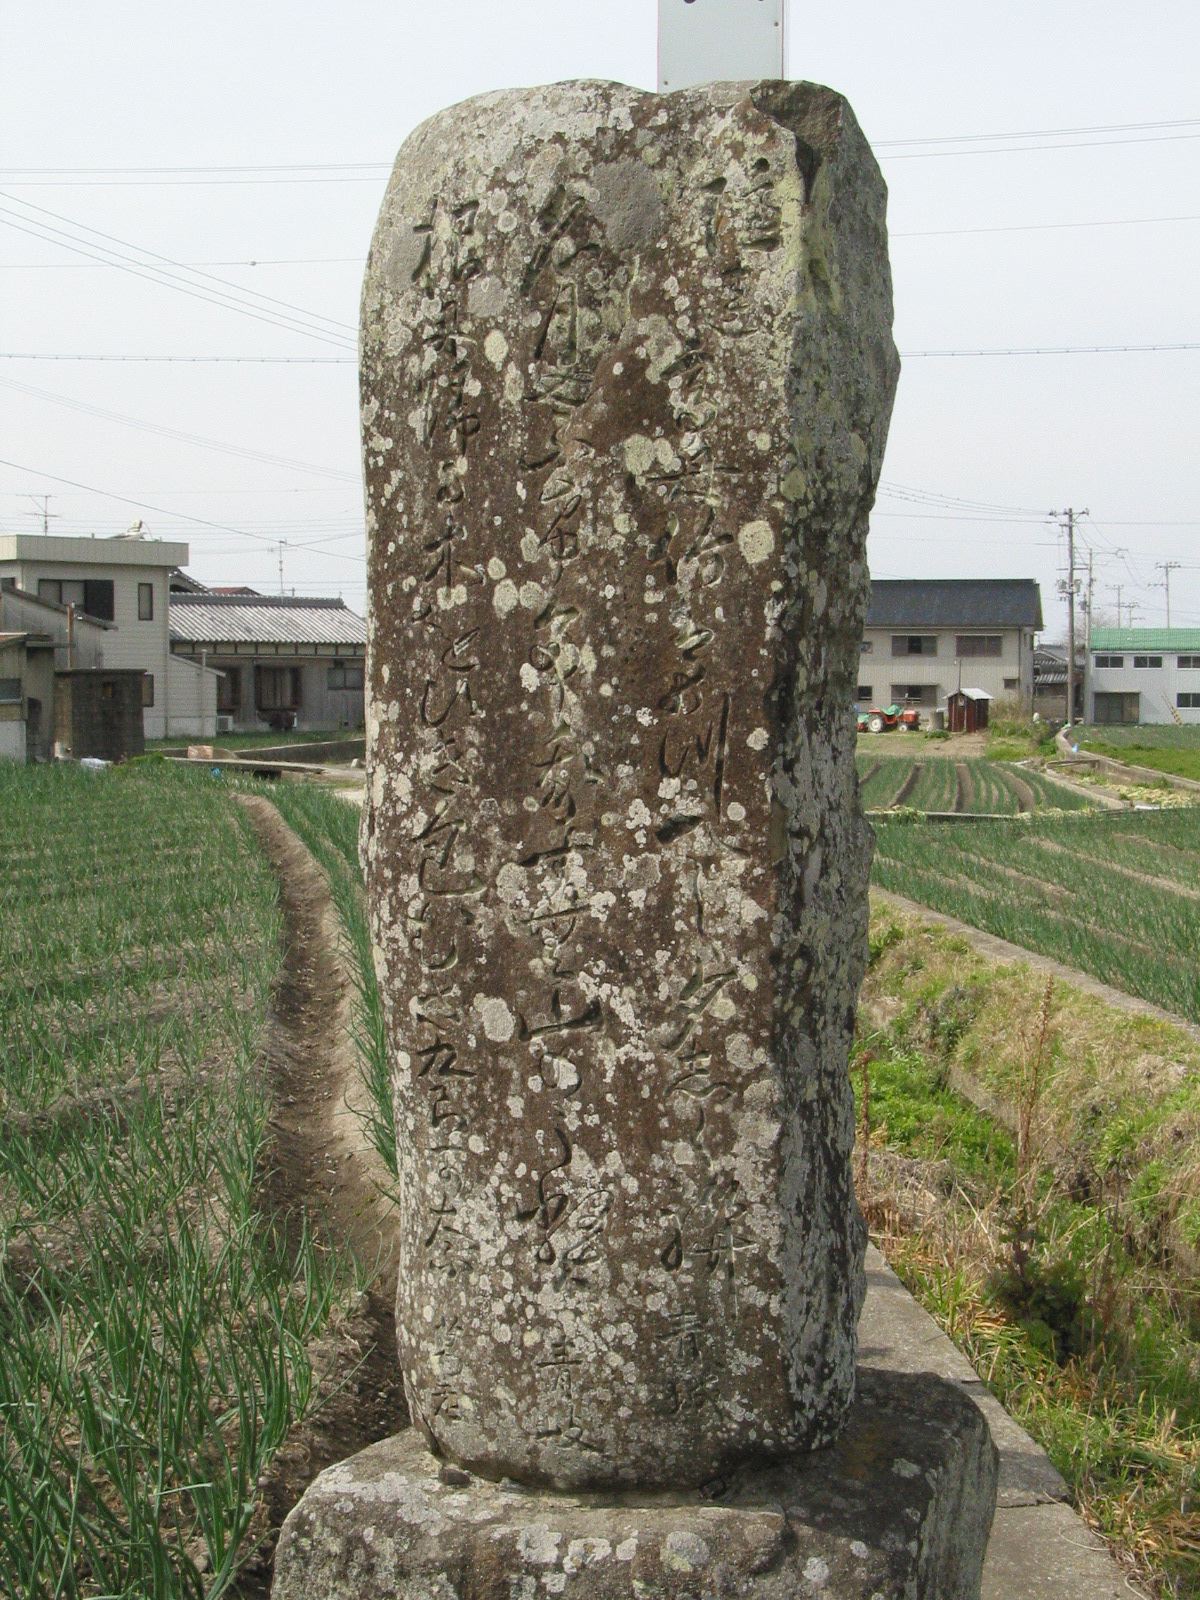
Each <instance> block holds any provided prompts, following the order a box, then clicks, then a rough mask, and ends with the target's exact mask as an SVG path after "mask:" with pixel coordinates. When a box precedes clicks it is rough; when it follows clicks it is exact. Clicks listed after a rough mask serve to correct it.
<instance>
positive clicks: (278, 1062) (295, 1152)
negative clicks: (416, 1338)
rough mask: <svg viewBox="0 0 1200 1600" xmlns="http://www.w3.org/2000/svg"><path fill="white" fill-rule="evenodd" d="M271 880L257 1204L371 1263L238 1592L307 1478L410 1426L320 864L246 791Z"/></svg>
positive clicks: (277, 1482) (324, 1343)
mask: <svg viewBox="0 0 1200 1600" xmlns="http://www.w3.org/2000/svg"><path fill="white" fill-rule="evenodd" d="M241 798H242V804H243V805H244V806H245V807H246V809H247V811H248V812H249V815H250V820H251V823H252V824H253V827H254V830H255V832H256V834H257V835H258V838H259V841H260V843H261V844H262V846H263V849H264V850H265V851H266V854H267V856H268V857H269V859H270V861H271V865H272V866H273V867H274V869H275V872H276V874H277V875H278V878H279V887H280V904H281V908H282V912H283V918H284V938H285V951H284V963H283V973H282V977H281V979H280V983H279V986H278V990H277V993H276V995H275V999H274V1003H273V1008H272V1016H271V1023H270V1028H269V1033H268V1044H267V1050H266V1061H265V1067H266V1071H267V1074H268V1078H269V1081H270V1084H271V1088H272V1092H273V1097H274V1103H275V1114H274V1116H273V1118H272V1125H271V1126H272V1135H273V1150H272V1162H271V1166H270V1169H269V1170H268V1171H266V1172H265V1173H264V1175H263V1201H264V1206H265V1208H266V1209H268V1210H271V1211H273V1212H274V1213H275V1214H276V1215H277V1216H278V1218H279V1219H280V1224H279V1225H280V1226H281V1227H282V1228H283V1229H284V1230H285V1234H290V1235H291V1236H292V1237H294V1236H295V1234H296V1232H298V1230H299V1228H300V1227H301V1225H302V1223H303V1220H304V1219H307V1221H308V1224H309V1226H310V1227H311V1228H312V1229H313V1230H314V1231H315V1232H316V1235H317V1237H318V1239H319V1240H320V1241H321V1243H322V1244H323V1245H324V1247H325V1248H327V1249H330V1250H334V1251H337V1252H339V1253H343V1254H345V1253H353V1255H354V1256H355V1257H356V1258H357V1260H358V1261H359V1262H360V1263H363V1264H364V1265H365V1266H366V1268H367V1269H368V1271H372V1272H373V1276H372V1278H371V1282H370V1283H369V1285H368V1287H367V1289H366V1291H365V1292H364V1293H363V1294H361V1295H360V1296H359V1299H358V1302H357V1304H356V1305H355V1306H353V1307H352V1308H351V1309H350V1311H349V1313H348V1314H346V1315H345V1316H343V1317H342V1318H340V1319H335V1321H334V1324H333V1325H332V1326H331V1327H330V1328H329V1329H328V1330H327V1332H326V1334H325V1336H324V1337H323V1338H322V1339H320V1340H319V1341H317V1342H316V1343H315V1344H314V1345H313V1346H312V1347H311V1348H310V1351H309V1354H310V1356H311V1358H312V1361H313V1368H314V1378H315V1382H316V1386H317V1393H318V1395H319V1397H320V1398H319V1402H318V1404H317V1406H316V1407H315V1408H314V1411H313V1412H310V1415H309V1417H308V1418H307V1419H306V1420H305V1421H304V1422H302V1423H300V1424H298V1425H297V1426H296V1427H295V1428H294V1429H293V1430H292V1432H291V1434H290V1435H289V1437H288V1439H287V1440H286V1442H285V1443H284V1445H283V1447H282V1448H281V1449H280V1451H279V1452H278V1454H277V1455H276V1456H275V1458H274V1460H273V1462H272V1464H271V1467H270V1469H269V1471H268V1472H267V1473H266V1475H265V1476H264V1477H263V1479H262V1480H260V1482H259V1485H258V1488H259V1494H260V1497H261V1502H260V1510H259V1517H258V1519H257V1528H256V1532H258V1533H259V1534H260V1536H261V1538H262V1543H261V1545H260V1547H259V1549H258V1551H257V1552H256V1554H255V1556H254V1557H253V1558H252V1560H251V1562H250V1563H249V1564H248V1566H247V1567H246V1568H245V1569H244V1571H243V1574H242V1578H241V1581H240V1584H239V1587H238V1589H237V1591H236V1592H237V1593H238V1594H239V1595H240V1596H242V1597H243V1600H259V1597H265V1596H266V1595H267V1594H268V1593H269V1590H270V1581H271V1561H272V1557H273V1553H274V1547H275V1541H276V1538H277V1536H278V1533H279V1529H280V1527H281V1525H282V1523H283V1520H284V1518H285V1517H286V1516H287V1514H288V1512H289V1511H290V1510H291V1509H292V1507H293V1506H294V1505H295V1504H296V1502H297V1501H298V1500H299V1498H300V1496H301V1495H302V1494H303V1493H304V1491H305V1489H306V1488H307V1487H308V1485H309V1484H310V1483H311V1482H312V1480H313V1478H315V1477H316V1475H317V1473H319V1472H321V1471H323V1470H324V1468H325V1467H327V1466H331V1465H332V1464H333V1463H334V1462H336V1461H341V1460H344V1459H345V1458H346V1457H347V1456H349V1455H352V1454H354V1452H355V1451H357V1450H361V1449H362V1448H363V1447H364V1446H366V1445H368V1444H371V1443H373V1442H374V1441H375V1440H377V1439H382V1438H386V1437H387V1436H388V1435H389V1434H392V1433H398V1432H399V1431H400V1430H401V1429H402V1428H404V1427H406V1426H407V1425H408V1412H407V1408H406V1406H405V1402H404V1392H403V1385H402V1381H401V1377H400V1368H399V1363H398V1360H397V1356H396V1328H395V1313H394V1299H395V1210H394V1205H393V1202H392V1200H391V1198H390V1197H389V1191H390V1189H391V1185H392V1175H391V1173H390V1172H389V1171H388V1169H387V1167H386V1165H385V1163H384V1161H383V1159H382V1157H381V1156H380V1155H379V1153H378V1152H377V1151H376V1149H375V1147H374V1145H373V1144H372V1143H371V1141H370V1138H369V1136H368V1134H367V1131H366V1126H365V1124H364V1122H363V1121H362V1118H361V1116H360V1115H359V1114H358V1113H359V1110H360V1109H361V1108H362V1105H363V1102H364V1099H365V1092H366V1091H365V1086H364V1085H363V1082H362V1075H361V1071H360V1068H359V1061H358V1057H357V1053H356V1051H355V1048H354V1043H353V1037H352V1033H351V1026H350V1022H351V1018H350V994H351V985H350V979H349V974H348V972H347V970H346V968H345V965H344V960H343V956H342V951H341V925H340V923H339V921H338V917H337V912H336V910H335V909H334V905H333V902H332V900H331V898H330V895H329V889H328V885H327V883H326V881H325V877H324V874H323V873H322V871H321V869H320V867H319V866H318V865H317V863H316V862H315V861H314V859H313V857H312V856H311V855H310V854H309V852H308V850H307V849H306V848H305V847H304V845H303V844H302V843H301V842H300V840H299V839H298V838H297V837H296V835H295V834H294V833H293V832H292V831H291V829H290V828H288V826H287V825H286V823H284V821H283V819H282V818H281V817H280V815H279V813H278V812H277V811H276V810H275V807H274V806H273V805H271V803H270V802H269V801H268V800H265V799H262V798H260V797H257V796H243V797H241Z"/></svg>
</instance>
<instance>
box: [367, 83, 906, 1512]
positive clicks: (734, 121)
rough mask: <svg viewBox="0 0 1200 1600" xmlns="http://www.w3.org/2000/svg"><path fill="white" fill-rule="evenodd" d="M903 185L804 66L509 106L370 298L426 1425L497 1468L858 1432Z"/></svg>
mask: <svg viewBox="0 0 1200 1600" xmlns="http://www.w3.org/2000/svg"><path fill="white" fill-rule="evenodd" d="M890 320H891V305H890V290H889V282H888V272H887V263H886V253H885V243H884V189H883V185H882V182H881V180H880V178H879V176H878V172H877V169H876V167H875V164H874V161H873V160H872V158H871V155H870V152H869V151H868V149H867V147H866V144H865V142H864V140H863V138H862V135H861V133H860V132H859V130H858V127H857V125H856V123H855V121H854V118H853V116H852V114H851V113H850V111H849V109H848V107H847V106H846V105H845V103H844V102H843V101H842V100H841V99H840V98H839V97H838V96H837V95H835V94H833V93H832V92H831V91H829V90H827V89H822V88H818V87H815V86H813V85H804V84H791V85H784V84H758V85H753V84H740V85H718V86H709V87H707V88H705V89H700V90H691V91H686V92H683V93H680V94H677V95H672V96H668V97H663V98H660V97H657V96H654V95H648V94H641V93H639V92H637V91H635V90H632V89H627V88H623V87H619V86H616V85H611V84H595V83H592V84H559V85H556V86H553V87H550V88H545V89H539V90H532V91H520V92H512V93H504V94H494V95H487V96H484V97H482V98H480V99H477V100H474V101H471V102H469V103H467V104H466V105H463V106H459V107H456V108H454V109H452V110H450V111H447V112H444V113H442V114H440V115H439V116H437V117H435V118H434V119H433V120H432V121H431V122H429V123H427V124H425V125H424V126H423V127H422V128H420V129H419V130H418V131H417V132H416V133H415V134H414V135H413V136H412V138H411V139H410V140H409V141H408V142H407V144H406V145H405V147H404V149H403V150H402V152H401V154H400V157H399V160H398V162H397V165H396V169H395V172H394V174H393V177H392V181H391V184H390V187H389V189H388V193H387V198H386V200H385V203H384V207H383V213H382V217H381V221H380V224H379V228H378V230H377V233H376V237H375V241H374V245H373V248H372V253H371V262H370V266H369V269H368V275H367V281H366V287H365V291H364V302H363V384H364V409H363V416H364V439H365V453H366V471H367V482H368V496H369V525H370V530H371V552H370V586H371V604H370V642H369V647H368V655H369V702H368V738H369V765H370V777H369V783H368V790H369V799H368V805H367V811H366V816H365V821H364V834H363V838H364V850H365V855H366V860H367V871H368V881H369V894H370V903H371V914H372V926H373V934H374V939H375V943H376V951H377V964H378V969H379V973H380V977H381V981H382V988H383V992H384V997H385V1004H386V1006H387V1027H388V1035H389V1041H390V1048H391V1052H392V1058H393V1064H394V1074H395V1087H396V1127H397V1145H398V1153H399V1159H400V1175H399V1198H400V1215H401V1219H402V1228H403V1239H402V1247H401V1249H402V1256H401V1262H400V1272H399V1293H398V1301H397V1312H398V1316H397V1321H398V1326H399V1341H400V1356H401V1363H402V1367H403V1371H404V1374H405V1381H406V1385H407V1389H408V1395H409V1399H410V1402H411V1405H412V1410H413V1415H414V1419H416V1420H418V1421H419V1423H420V1424H421V1426H422V1427H423V1428H425V1429H426V1430H427V1432H428V1434H429V1436H430V1437H431V1438H432V1439H434V1440H436V1442H437V1445H438V1448H439V1449H440V1450H441V1451H442V1452H443V1453H444V1454H445V1455H447V1456H448V1457H449V1458H451V1459H452V1460H455V1461H457V1462H460V1463H462V1464H464V1465H466V1466H469V1467H471V1468H472V1469H473V1470H475V1471H478V1472H480V1473H482V1474H484V1475H486V1476H489V1477H493V1478H494V1477H499V1476H502V1475H505V1474H509V1475H511V1476H513V1477H516V1478H519V1479H520V1480H522V1481H524V1482H529V1483H540V1484H547V1485H552V1486H558V1487H599V1486H612V1485H618V1484H631V1483H641V1484H648V1483H676V1484H690V1485H696V1484H702V1483H704V1482H706V1481H707V1480H709V1479H711V1478H713V1477H714V1476H715V1475H717V1474H718V1473H721V1472H724V1471H726V1470H728V1469H729V1468H730V1467H731V1466H732V1465H733V1464H735V1463H736V1462H738V1461H739V1460H741V1459H743V1458H747V1457H751V1456H753V1457H757V1458H759V1459H763V1458H768V1457H771V1456H773V1455H774V1456H777V1455H781V1454H784V1453H787V1452H791V1451H793V1450H795V1449H798V1448H806V1447H811V1446H815V1445H818V1444H821V1443H823V1442H824V1441H827V1440H829V1439H830V1438H832V1437H833V1436H834V1435H835V1434H836V1432H837V1431H838V1429H839V1428H840V1426H841V1425H842V1422H843V1420H844V1417H845V1414H846V1410H847V1407H848V1405H849V1403H850V1399H851V1395H852V1391H853V1371H854V1324H855V1319H856V1315H857V1310H858V1305H859V1302H860V1299H861V1295H862V1267H861V1262H862V1250H863V1230H862V1226H861V1222H860V1219H859V1216H858V1212H857V1209H856V1206H855V1202H854V1197H853V1191H852V1185H851V1180H850V1171H849V1151H850V1147H851V1143H852V1137H853V1129H852V1116H851V1104H850V1091H849V1086H848V1083H847V1077H846V1053H847V1047H848V1039H849V1032H850V1026H851V1020H852V1016H853V1008H854V1001H855V995H856V991H857V986H858V982H859V979H860V976H861V968H862V963H863V958H864V952H865V943H866V941H865V927H866V876H867V858H868V835H867V830H866V828H865V826H864V823H863V821H862V818H861V815H860V812H859V809H858V804H857V799H856V795H855V786H854V772H853V738H854V736H853V729H852V725H851V721H850V716H849V708H850V705H851V703H852V700H853V690H854V686H855V683H856V673H857V665H858V654H857V648H858V647H857V640H858V635H859V630H860V624H861V615H862V607H863V603H864V598H865V589H866V576H867V575H866V567H865V562H864V541H865V534H866V514H867V510H868V508H869V506H870V503H871V500H872V497H873V493H874V486H875V482H876V478H877V474H878V471H879V465H880V459H881V455H882V451H883V444H884V437H885V433H886V428H887V420H888V414H889V409H890V403H891V395H892V390H893V386H894V382H895V374H896V361H895V353H894V350H893V347H892V342H891V335H890Z"/></svg>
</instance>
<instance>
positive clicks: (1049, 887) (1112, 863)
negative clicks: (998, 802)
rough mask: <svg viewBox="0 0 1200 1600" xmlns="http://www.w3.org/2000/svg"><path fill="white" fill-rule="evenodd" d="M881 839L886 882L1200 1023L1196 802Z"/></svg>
mask: <svg viewBox="0 0 1200 1600" xmlns="http://www.w3.org/2000/svg"><path fill="white" fill-rule="evenodd" d="M875 835H876V854H875V866H874V870H873V881H874V882H875V883H877V884H879V885H880V887H882V888H884V889H891V890H894V891H895V892H896V893H897V894H902V895H905V896H907V897H908V898H909V899H911V900H916V901H919V902H920V903H921V904H922V905H927V906H931V907H933V909H934V910H936V911H943V912H946V913H947V914H948V915H950V916H954V917H958V918H960V919H961V920H962V921H964V922H969V923H971V924H972V926H974V927H977V928H983V929H985V930H986V931H987V932H988V933H994V934H996V935H997V936H999V937H1000V938H1002V939H1008V940H1011V941H1012V942H1013V943H1014V944H1019V945H1022V946H1023V947H1024V948H1026V949H1028V950H1034V951H1039V952H1041V953H1042V954H1043V955H1048V956H1053V957H1055V958H1056V959H1057V960H1059V961H1062V962H1065V963H1066V964H1067V965H1068V966H1073V967H1078V968H1079V969H1080V970H1081V971H1084V972H1090V973H1092V974H1093V976H1095V977H1097V978H1100V979H1102V980H1103V981H1104V982H1105V983H1110V984H1112V985H1113V986H1114V987H1115V988H1118V989H1124V990H1126V991H1127V992H1128V993H1130V994H1135V995H1140V996H1141V997H1142V998H1143V999H1145V1000H1150V1001H1153V1002H1154V1003H1156V1004H1158V1005H1161V1006H1163V1007H1165V1008H1166V1009H1167V1010H1168V1011H1173V1012H1175V1013H1176V1014H1177V1015H1179V1016H1182V1017H1187V1018H1189V1019H1190V1020H1192V1021H1193V1022H1197V1021H1200V965H1198V964H1197V957H1196V952H1197V950H1200V807H1189V808H1180V809H1176V810H1172V811H1164V812H1130V813H1128V814H1124V813H1122V814H1119V815H1117V814H1112V813H1109V814H1107V815H1102V816H1097V815H1088V814H1085V813H1081V814H1080V815H1078V816H1069V817H1064V816H1055V817H1044V818H1040V817H1036V816H1035V817H1032V818H1030V820H1029V821H1028V822H1027V823H1026V824H1025V825H1023V826H1022V827H1021V828H1019V829H1016V828H1013V827H1012V826H1011V825H1009V824H1005V823H987V822H981V823H978V824H973V825H972V826H971V827H969V828H967V827H963V828H954V829H953V830H951V829H948V828H945V827H941V828H939V827H936V826H932V825H929V824H926V823H923V822H921V821H920V820H919V819H909V818H900V817H898V818H894V819H893V818H889V817H880V818H877V819H876V821H875Z"/></svg>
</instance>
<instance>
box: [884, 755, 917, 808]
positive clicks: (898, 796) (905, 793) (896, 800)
mask: <svg viewBox="0 0 1200 1600" xmlns="http://www.w3.org/2000/svg"><path fill="white" fill-rule="evenodd" d="M920 776H921V765H920V763H919V762H918V763H917V765H916V766H915V767H911V768H910V769H909V773H908V777H907V778H905V780H904V782H903V783H902V784H901V785H900V787H899V789H897V790H896V793H895V794H894V795H893V796H892V798H891V800H889V802H888V810H889V811H891V810H893V809H894V808H895V807H897V806H902V805H903V804H904V802H905V801H906V800H907V799H908V797H909V795H910V794H911V793H912V792H913V790H914V789H915V788H916V786H917V779H918V778H919V777H920Z"/></svg>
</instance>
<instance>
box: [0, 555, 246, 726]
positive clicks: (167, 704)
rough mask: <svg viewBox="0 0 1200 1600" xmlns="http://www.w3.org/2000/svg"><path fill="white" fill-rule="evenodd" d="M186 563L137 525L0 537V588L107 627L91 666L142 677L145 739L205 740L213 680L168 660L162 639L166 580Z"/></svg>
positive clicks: (212, 712) (212, 713)
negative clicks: (103, 533) (110, 531)
mask: <svg viewBox="0 0 1200 1600" xmlns="http://www.w3.org/2000/svg"><path fill="white" fill-rule="evenodd" d="M187 558H188V547H187V545H186V544H180V543H176V542H172V541H168V540H165V539H150V538H147V537H145V535H144V534H143V532H142V528H141V524H140V523H136V524H135V525H134V527H133V528H131V529H130V530H129V532H128V533H125V534H118V535H117V537H116V538H108V539H80V538H66V537H60V536H58V535H56V534H44V533H0V584H2V585H4V586H5V587H7V588H10V589H11V588H14V587H15V588H16V589H18V590H22V591H24V592H25V593H27V594H30V595H34V596H36V597H37V598H39V599H42V600H48V601H51V602H52V603H53V604H55V605H61V606H69V607H71V608H72V610H73V612H74V614H75V615H80V616H87V617H91V618H94V619H96V620H97V621H99V622H106V623H110V624H112V625H113V626H112V627H111V628H110V629H109V630H108V631H107V632H106V633H105V635H104V646H103V661H102V662H100V663H98V664H99V665H102V666H104V667H105V668H108V669H112V668H126V669H133V670H136V671H140V672H142V673H144V674H145V677H144V681H143V685H142V706H143V723H144V727H145V733H146V738H147V739H161V738H163V737H165V736H166V735H168V734H176V733H178V734H190V733H195V734H208V735H209V736H211V734H212V732H213V730H214V728H215V726H216V722H215V718H216V697H217V682H218V677H217V674H216V673H214V672H212V671H211V670H206V669H205V668H204V667H203V666H202V665H199V664H196V663H193V662H190V661H181V660H179V659H178V657H176V656H174V655H173V654H172V652H171V641H170V633H169V631H168V614H167V594H168V579H169V575H170V573H171V571H172V570H173V569H174V568H175V567H178V566H179V565H181V564H182V563H183V562H186V560H187Z"/></svg>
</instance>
